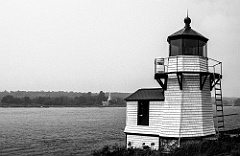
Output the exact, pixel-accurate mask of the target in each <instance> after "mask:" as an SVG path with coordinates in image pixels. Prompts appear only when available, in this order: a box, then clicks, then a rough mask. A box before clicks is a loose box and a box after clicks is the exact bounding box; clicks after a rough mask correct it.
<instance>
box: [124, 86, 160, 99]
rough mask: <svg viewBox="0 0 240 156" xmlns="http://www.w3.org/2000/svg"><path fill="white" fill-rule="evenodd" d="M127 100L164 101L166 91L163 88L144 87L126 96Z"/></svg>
mask: <svg viewBox="0 0 240 156" xmlns="http://www.w3.org/2000/svg"><path fill="white" fill-rule="evenodd" d="M125 100H126V101H139V100H149V101H164V91H163V89H162V88H143V89H138V90H137V91H136V92H134V93H133V94H131V95H130V96H128V97H127V98H125Z"/></svg>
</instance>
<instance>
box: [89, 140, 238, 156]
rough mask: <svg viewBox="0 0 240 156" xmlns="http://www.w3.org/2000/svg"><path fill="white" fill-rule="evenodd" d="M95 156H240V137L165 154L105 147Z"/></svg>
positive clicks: (188, 146)
mask: <svg viewBox="0 0 240 156" xmlns="http://www.w3.org/2000/svg"><path fill="white" fill-rule="evenodd" d="M92 155H93V156H240V137H238V138H222V139H220V140H215V141H213V140H205V141H202V142H200V143H191V144H185V145H182V147H180V148H176V149H174V150H172V151H171V152H170V153H164V152H162V151H161V150H159V151H158V150H151V149H150V148H144V149H136V148H128V149H126V148H125V147H124V146H118V145H115V146H104V147H103V148H102V149H99V150H96V151H94V152H93V153H92Z"/></svg>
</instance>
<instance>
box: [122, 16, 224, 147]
mask: <svg viewBox="0 0 240 156" xmlns="http://www.w3.org/2000/svg"><path fill="white" fill-rule="evenodd" d="M184 23H185V26H184V28H183V29H181V30H179V31H177V32H175V33H173V34H172V35H170V36H168V38H167V42H168V43H169V57H167V58H156V59H155V76H154V78H155V80H156V81H157V82H158V83H159V85H160V87H161V88H158V89H157V88H152V89H139V90H138V91H136V92H135V93H133V94H132V95H130V96H129V97H128V98H126V101H127V121H126V128H125V133H126V135H127V144H128V146H133V147H140V146H146V145H147V146H149V147H153V148H156V149H159V148H164V149H169V147H170V146H180V145H181V144H182V143H184V142H186V141H189V140H199V139H203V138H210V137H212V136H214V135H215V134H216V133H218V132H220V131H222V130H224V120H223V116H224V115H223V106H222V90H221V78H222V63H221V62H219V61H217V60H214V59H211V58H208V57H207V42H208V39H207V38H206V37H204V36H203V35H201V34H200V33H198V32H196V31H195V30H193V29H192V28H191V26H190V23H191V19H190V18H189V17H188V16H187V17H186V18H185V19H184ZM212 89H214V91H215V92H214V93H215V101H216V102H215V104H216V118H217V122H216V123H217V124H216V125H215V126H214V120H213V107H212V106H213V105H212V99H211V91H212Z"/></svg>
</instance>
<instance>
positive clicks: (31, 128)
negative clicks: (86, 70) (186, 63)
mask: <svg viewBox="0 0 240 156" xmlns="http://www.w3.org/2000/svg"><path fill="white" fill-rule="evenodd" d="M125 111H126V109H125V108H111V107H105V108H0V155H1V156H6V155H11V156H15V155H20V156H34V155H47V156H52V155H56V156H61V155H80V156H82V155H83V156H85V155H89V154H90V153H91V151H92V150H93V149H99V148H101V147H102V146H104V145H111V144H115V143H118V144H122V145H124V143H125V134H124V133H123V130H124V127H125ZM224 112H225V114H231V113H240V107H231V106H228V107H225V108H224ZM225 121H226V122H225V123H226V126H227V127H228V128H230V127H231V128H236V127H240V115H238V116H231V117H226V118H225Z"/></svg>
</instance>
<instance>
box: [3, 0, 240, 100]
mask: <svg viewBox="0 0 240 156" xmlns="http://www.w3.org/2000/svg"><path fill="white" fill-rule="evenodd" d="M239 7H240V1H239V0H231V1H227V0H211V1H209V0H201V1H199V0H191V1H189V0H182V1H176V0H1V1H0V54H1V57H0V91H4V90H7V91H17V90H24V91H40V90H43V91H74V92H88V91H91V92H99V91H104V92H134V91H136V90H137V89H139V88H149V87H159V84H158V83H157V82H156V81H155V80H154V59H155V58H157V57H168V46H169V45H168V43H167V36H169V35H171V34H172V33H174V32H176V31H177V30H180V29H182V28H183V27H184V23H183V19H184V18H185V17H186V12H187V10H188V15H189V17H190V18H191V20H192V23H191V27H192V29H194V30H196V31H198V32H199V33H201V34H202V35H204V36H205V37H207V38H208V39H209V41H208V57H209V58H214V59H216V60H219V61H222V62H223V80H222V88H223V96H227V97H240V83H239V80H240V69H239V68H240V51H239V49H240V26H239V25H240V18H239V17H240V9H239Z"/></svg>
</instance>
